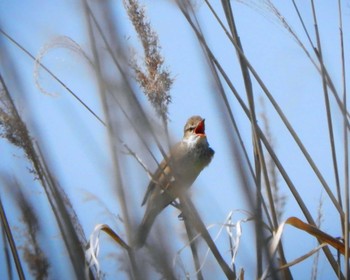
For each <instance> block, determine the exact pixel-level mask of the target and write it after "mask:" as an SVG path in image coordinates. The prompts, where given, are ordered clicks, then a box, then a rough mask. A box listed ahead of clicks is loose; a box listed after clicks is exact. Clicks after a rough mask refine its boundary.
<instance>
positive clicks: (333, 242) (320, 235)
mask: <svg viewBox="0 0 350 280" xmlns="http://www.w3.org/2000/svg"><path fill="white" fill-rule="evenodd" d="M285 223H286V224H289V225H291V226H293V227H295V228H298V229H301V230H303V231H305V232H307V233H309V234H310V235H312V236H314V237H316V238H317V239H318V240H319V241H320V243H322V242H324V243H327V244H328V245H330V246H332V247H333V248H335V249H337V250H338V251H339V252H340V253H341V254H342V255H344V254H345V246H344V243H343V242H341V241H339V240H338V239H336V238H334V237H332V236H331V235H329V234H327V233H325V232H323V231H322V230H320V229H318V228H317V227H315V226H313V225H310V224H308V223H304V222H303V221H301V220H300V219H298V218H296V217H290V218H288V219H287V220H286V221H285ZM348 250H349V249H348Z"/></svg>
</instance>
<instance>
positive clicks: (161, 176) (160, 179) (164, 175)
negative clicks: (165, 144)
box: [141, 143, 182, 206]
mask: <svg viewBox="0 0 350 280" xmlns="http://www.w3.org/2000/svg"><path fill="white" fill-rule="evenodd" d="M180 145H181V143H177V144H176V145H175V146H174V147H173V148H172V149H171V152H170V155H176V158H174V156H172V157H171V156H168V158H167V160H165V159H164V160H163V161H162V162H161V163H160V164H159V166H158V169H157V170H156V172H155V173H154V174H153V175H152V179H151V181H150V183H149V185H148V187H147V190H146V193H145V196H144V198H143V200H142V204H141V205H142V206H143V205H145V203H146V202H147V199H148V198H149V196H150V195H151V193H152V192H154V190H155V188H161V189H163V190H165V189H167V187H168V186H169V183H171V176H172V174H171V173H170V167H169V162H170V161H173V162H176V161H177V160H178V158H179V157H181V156H182V155H181V153H179V152H178V151H179V149H180Z"/></svg>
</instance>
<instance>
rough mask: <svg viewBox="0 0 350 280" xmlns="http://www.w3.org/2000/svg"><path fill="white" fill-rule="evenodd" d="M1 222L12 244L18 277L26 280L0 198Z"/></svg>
mask: <svg viewBox="0 0 350 280" xmlns="http://www.w3.org/2000/svg"><path fill="white" fill-rule="evenodd" d="M0 220H1V223H2V226H3V229H4V231H5V233H6V236H7V240H8V242H9V244H10V248H11V252H12V256H13V260H14V262H15V265H16V269H17V274H18V277H19V279H21V280H24V279H25V276H24V272H23V268H22V264H21V260H20V258H19V255H18V250H17V246H16V243H15V240H14V238H13V235H12V232H11V228H10V225H9V222H8V220H7V217H6V213H5V209H4V207H3V205H2V201H1V198H0Z"/></svg>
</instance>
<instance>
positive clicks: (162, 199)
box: [135, 116, 214, 248]
mask: <svg viewBox="0 0 350 280" xmlns="http://www.w3.org/2000/svg"><path fill="white" fill-rule="evenodd" d="M213 155H214V150H213V149H212V148H210V147H209V143H208V141H207V136H206V134H205V125H204V119H202V118H201V117H200V116H193V117H191V118H189V119H188V120H187V122H186V125H185V127H184V136H183V138H182V141H181V142H179V143H177V144H176V145H175V146H174V147H173V148H172V149H171V150H170V154H169V156H168V157H167V158H166V159H164V160H163V161H162V162H161V163H160V165H159V167H158V169H157V171H156V172H155V173H154V174H153V176H152V180H151V182H150V183H149V185H148V188H147V191H146V194H145V197H144V199H143V202H142V205H144V204H146V212H145V215H144V217H143V220H142V222H141V225H140V227H139V229H138V232H137V236H136V240H135V247H136V248H139V247H142V246H143V245H144V243H145V241H146V239H147V236H148V233H149V231H150V229H151V226H152V224H153V222H154V221H155V219H156V217H157V215H158V214H159V213H160V212H161V211H162V210H163V209H164V208H165V207H166V206H167V205H169V204H170V203H172V202H173V201H174V200H175V199H176V198H177V197H178V196H179V195H180V194H181V192H183V191H185V190H187V189H188V188H189V187H190V186H191V185H192V184H193V182H194V181H195V180H196V178H197V176H198V175H199V173H200V172H201V171H202V170H203V168H204V167H206V166H207V165H208V164H209V163H210V161H211V159H212V157H213Z"/></svg>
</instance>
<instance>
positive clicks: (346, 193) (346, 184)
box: [338, 0, 350, 278]
mask: <svg viewBox="0 0 350 280" xmlns="http://www.w3.org/2000/svg"><path fill="white" fill-rule="evenodd" d="M338 11H339V35H340V48H341V68H342V87H343V104H344V106H345V110H344V111H343V118H344V128H343V129H344V177H345V178H344V196H345V223H344V226H343V230H344V236H345V238H344V240H345V242H344V243H345V248H349V222H348V221H349V207H350V206H349V146H348V145H349V139H348V131H347V129H346V121H347V119H346V112H347V93H346V78H345V77H346V70H345V52H344V37H343V18H342V6H341V1H340V0H338ZM338 196H339V200H340V201H341V197H340V191H339V194H338ZM348 260H349V251H348V250H345V273H346V275H347V278H349V261H348Z"/></svg>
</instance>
